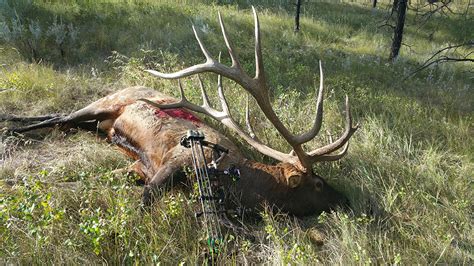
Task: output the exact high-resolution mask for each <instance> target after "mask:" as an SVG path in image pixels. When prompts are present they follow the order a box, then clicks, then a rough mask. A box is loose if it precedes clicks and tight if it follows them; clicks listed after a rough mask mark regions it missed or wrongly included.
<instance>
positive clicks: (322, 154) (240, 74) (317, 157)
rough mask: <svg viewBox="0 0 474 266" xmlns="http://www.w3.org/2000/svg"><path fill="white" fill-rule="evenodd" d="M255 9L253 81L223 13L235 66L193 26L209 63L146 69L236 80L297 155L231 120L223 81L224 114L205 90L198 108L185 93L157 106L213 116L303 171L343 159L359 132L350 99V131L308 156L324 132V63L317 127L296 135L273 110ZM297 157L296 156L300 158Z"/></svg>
mask: <svg viewBox="0 0 474 266" xmlns="http://www.w3.org/2000/svg"><path fill="white" fill-rule="evenodd" d="M252 10H253V17H254V23H255V77H253V78H252V77H250V76H249V75H248V74H247V73H246V72H245V71H244V70H243V69H242V67H241V65H240V62H239V59H238V57H237V55H236V54H235V52H234V48H233V46H232V43H231V42H230V41H229V38H228V35H227V32H226V30H225V25H224V22H223V19H222V16H221V14H220V13H218V17H219V24H220V27H221V30H222V35H223V37H224V41H225V44H226V47H227V50H228V52H229V55H230V58H231V60H232V65H231V66H230V67H229V66H226V65H224V64H222V63H220V62H219V61H216V60H215V59H213V58H212V56H211V55H210V53H209V51H208V50H207V49H206V47H205V46H204V44H203V42H202V41H201V39H200V37H199V35H198V33H197V31H196V29H195V27H194V26H193V32H194V35H195V37H196V40H197V42H198V44H199V47H200V48H201V51H202V53H203V54H204V56H205V57H206V62H204V63H202V64H197V65H194V66H191V67H188V68H185V69H183V70H181V71H178V72H175V73H161V72H158V71H155V70H146V71H147V72H149V73H151V74H152V75H155V76H157V77H160V78H165V79H179V78H183V77H188V76H191V75H195V74H199V73H205V72H213V73H216V74H218V75H219V80H220V79H221V76H224V77H226V78H229V79H231V80H233V81H235V82H236V83H238V84H239V85H240V86H242V87H243V88H244V89H245V90H246V91H247V92H248V93H249V94H250V95H252V97H254V99H255V100H256V102H257V105H258V106H259V107H260V109H261V110H262V112H263V113H264V115H265V116H266V117H267V119H268V120H269V121H270V122H271V123H272V124H273V125H274V126H275V128H276V129H277V131H278V132H279V133H280V135H281V136H282V137H283V138H284V139H285V140H286V141H287V142H288V143H289V144H290V145H291V146H292V148H293V151H294V152H292V153H291V154H285V153H282V152H279V151H276V150H274V149H272V148H269V147H268V146H265V145H263V144H262V143H261V142H259V141H258V140H257V139H256V138H255V137H254V134H253V131H252V130H251V127H250V125H249V122H248V119H247V127H248V128H249V131H250V133H251V135H248V134H247V133H245V132H244V131H243V130H241V129H240V127H239V126H238V124H237V123H236V122H235V121H234V120H233V119H232V118H231V117H230V113H229V111H228V107H227V101H226V100H225V97H224V96H223V91H222V83H221V82H220V81H219V84H220V85H219V86H220V87H219V98H220V100H221V105H222V108H223V111H217V110H215V109H212V108H210V106H209V102H208V100H207V95H205V92H204V89H202V91H203V102H204V104H203V106H197V105H194V104H191V103H190V102H189V101H187V100H186V98H185V97H184V94H182V99H181V101H180V102H179V103H177V104H174V105H173V104H171V105H167V106H163V105H161V106H159V105H156V104H154V105H155V106H158V107H160V108H173V106H177V105H180V106H181V107H184V108H188V109H190V110H193V111H196V112H200V113H204V114H207V115H210V116H211V117H213V118H215V119H216V120H218V121H220V122H221V123H223V124H225V125H226V126H228V127H230V128H232V129H233V130H234V131H236V132H237V133H238V134H239V135H240V136H241V137H243V138H244V139H245V140H246V141H247V142H248V143H249V144H250V145H252V146H254V147H255V148H256V149H257V150H259V151H260V152H262V153H264V154H265V155H268V156H270V157H273V158H275V159H277V160H279V161H283V162H290V163H295V162H299V163H297V164H298V165H299V166H300V167H301V168H303V169H308V168H310V167H311V165H312V164H313V163H314V162H316V161H327V160H337V159H339V158H341V157H342V156H343V155H344V154H345V153H346V152H347V148H348V145H346V143H347V142H348V140H349V138H350V137H351V136H352V134H353V133H354V132H355V131H356V130H357V126H355V127H353V126H352V118H351V114H350V108H349V102H348V100H347V97H346V129H345V131H344V133H343V135H342V136H341V137H340V138H339V139H338V140H336V141H335V142H333V143H331V144H328V145H326V146H324V147H321V148H318V149H315V150H313V151H311V152H309V153H306V152H305V151H304V150H303V147H302V145H303V144H304V143H306V142H308V141H310V140H312V139H313V138H314V137H315V136H316V135H317V134H318V133H319V131H320V129H321V124H322V117H323V96H324V84H323V71H322V65H321V61H320V62H319V71H320V87H319V92H318V97H317V101H316V116H315V120H314V123H313V126H312V128H311V129H310V130H309V131H307V132H305V133H302V134H293V133H291V132H290V131H289V130H288V129H287V128H286V127H285V126H284V125H283V123H282V122H281V120H280V119H279V117H278V116H277V115H276V113H275V111H274V110H273V108H272V105H271V102H270V98H269V88H268V86H267V82H266V77H265V71H264V65H263V56H262V49H261V39H260V24H259V20H258V16H257V12H256V11H255V8H254V7H252ZM200 84H201V88H202V82H200ZM181 90H182V88H181ZM221 94H222V95H221ZM148 102H149V101H148ZM344 145H345V147H344V149H343V151H342V152H341V153H340V154H336V155H329V153H332V152H334V151H336V150H338V149H340V148H341V147H342V146H344ZM293 154H296V156H295V155H293Z"/></svg>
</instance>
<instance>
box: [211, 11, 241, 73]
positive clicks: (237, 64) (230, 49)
mask: <svg viewBox="0 0 474 266" xmlns="http://www.w3.org/2000/svg"><path fill="white" fill-rule="evenodd" d="M217 15H218V17H219V24H220V26H221V31H222V36H224V42H225V45H226V46H227V50H228V52H229V55H230V59H231V60H232V67H235V68H238V69H240V68H241V67H240V62H239V58H238V57H237V56H236V55H235V53H234V47H233V46H232V44H231V43H230V41H229V37H228V36H227V32H226V30H225V26H224V21H223V20H222V16H221V12H217ZM219 62H220V59H219Z"/></svg>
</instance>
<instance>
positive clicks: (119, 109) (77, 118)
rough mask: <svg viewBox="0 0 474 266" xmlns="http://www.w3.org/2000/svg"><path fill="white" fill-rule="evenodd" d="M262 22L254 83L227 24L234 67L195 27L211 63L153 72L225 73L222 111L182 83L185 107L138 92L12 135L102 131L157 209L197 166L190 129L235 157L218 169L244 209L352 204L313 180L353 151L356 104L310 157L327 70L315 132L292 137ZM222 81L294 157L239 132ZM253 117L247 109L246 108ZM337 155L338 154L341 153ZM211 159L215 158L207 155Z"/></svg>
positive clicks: (304, 210) (299, 211) (298, 211)
mask: <svg viewBox="0 0 474 266" xmlns="http://www.w3.org/2000/svg"><path fill="white" fill-rule="evenodd" d="M253 16H254V20H255V22H254V23H255V60H256V74H255V77H254V78H252V77H250V76H249V75H248V74H247V73H245V72H244V71H243V69H242V67H241V65H240V63H239V59H238V58H237V56H236V55H235V53H234V49H233V47H232V44H231V42H230V41H229V38H228V36H227V33H226V30H225V27H224V23H223V21H222V17H221V15H220V14H219V23H220V27H221V30H222V35H223V37H224V41H225V44H226V46H227V49H228V52H229V55H230V59H231V60H232V66H230V67H229V66H226V65H224V64H222V63H220V62H219V61H216V60H215V59H213V58H212V57H211V55H210V54H209V52H208V51H207V50H206V48H205V47H204V45H203V43H202V41H201V40H200V38H199V36H198V34H197V32H196V30H195V29H194V27H193V30H194V34H195V36H196V39H197V42H198V44H199V46H200V48H201V50H202V52H203V54H204V56H205V57H206V62H205V63H202V64H198V65H194V66H191V67H189V68H186V69H183V70H181V71H178V72H175V73H171V74H165V73H160V72H157V71H154V70H147V71H148V72H149V73H151V74H153V75H155V76H157V77H160V78H165V79H179V78H184V77H188V76H191V75H195V74H199V73H205V72H213V73H216V74H218V75H219V76H218V86H217V87H218V96H219V100H220V104H221V108H222V111H219V110H217V109H214V108H213V107H211V104H210V103H209V100H208V97H207V94H206V91H205V90H204V88H203V86H202V82H201V81H200V80H199V81H200V85H201V91H202V98H203V104H202V106H199V105H196V104H193V103H191V102H189V101H188V100H187V99H186V97H185V95H184V93H183V89H182V87H181V84H179V87H180V91H181V100H179V101H178V100H176V99H174V98H172V97H169V96H166V95H164V94H162V93H160V92H157V91H155V90H153V89H149V88H145V87H131V88H127V89H124V90H121V91H119V92H116V93H114V94H111V95H109V96H107V97H104V98H102V99H99V100H98V101H96V102H94V103H92V104H90V105H89V106H87V107H85V108H83V109H81V110H79V111H76V112H73V113H72V114H70V115H68V116H58V117H53V118H49V117H48V116H45V117H43V118H42V119H41V120H38V121H41V122H39V123H37V124H32V125H29V126H25V127H22V128H16V129H13V131H16V132H25V131H29V130H33V129H38V128H43V127H51V126H55V125H60V126H66V125H67V126H75V127H83V126H85V125H87V123H92V124H94V123H95V125H97V124H98V128H99V129H100V130H101V131H104V132H105V133H106V134H107V139H108V140H109V141H111V142H112V143H115V144H116V145H117V146H118V147H120V149H121V150H123V151H124V152H125V153H126V154H128V155H129V156H130V157H131V158H133V159H134V160H136V161H135V163H134V164H133V165H132V166H131V170H133V171H135V172H137V173H138V174H139V175H140V176H141V177H142V178H143V181H144V182H145V184H146V185H145V189H144V193H143V201H144V203H145V204H150V203H151V195H152V194H153V192H154V191H155V189H156V188H158V187H159V186H160V185H163V184H164V183H165V182H167V181H168V180H169V179H170V178H171V177H172V176H173V175H175V174H177V173H178V172H180V171H181V170H182V168H183V166H190V167H191V166H192V162H191V154H190V153H191V152H190V151H189V149H187V148H185V147H183V146H181V145H180V139H181V137H182V136H183V135H185V134H186V132H187V131H188V130H189V129H193V130H199V131H201V132H202V133H204V135H205V136H206V140H207V141H209V142H212V143H216V144H219V145H221V146H223V147H226V148H228V149H229V150H230V152H229V153H228V155H226V156H225V157H224V158H223V159H222V161H221V162H220V163H219V166H218V168H219V169H228V168H229V167H232V166H234V167H236V168H238V169H239V170H240V174H241V179H240V180H239V181H238V182H236V183H232V182H231V181H229V182H228V183H226V184H224V185H225V186H226V187H227V188H228V189H229V190H232V191H231V194H232V195H233V198H235V200H237V201H238V202H239V203H240V204H242V205H243V206H246V207H249V208H258V207H259V206H261V205H262V204H264V203H267V204H269V205H271V206H276V207H278V208H279V209H281V210H283V211H285V212H288V213H292V214H295V215H306V214H312V213H318V212H321V211H324V210H328V209H329V208H331V207H334V206H338V205H340V204H341V203H343V202H344V201H345V197H344V196H343V195H341V194H340V193H338V192H337V191H336V190H334V189H333V188H332V187H330V186H329V185H328V184H327V183H326V182H325V181H324V180H323V179H322V178H321V177H320V176H318V175H316V174H314V173H313V168H312V166H313V164H314V163H316V162H320V161H335V160H339V159H340V158H342V157H343V156H344V155H345V154H346V152H347V150H348V146H349V142H348V141H349V139H350V137H351V136H352V135H353V134H354V132H355V131H356V130H357V125H356V126H353V125H352V118H351V112H350V109H349V102H348V99H347V96H346V111H345V112H346V122H345V130H344V132H343V134H342V136H341V137H340V138H338V139H337V140H335V141H334V142H332V143H330V144H328V145H326V146H323V147H320V148H317V149H314V150H312V151H310V152H306V151H304V149H303V144H304V143H306V142H308V141H310V140H312V139H313V138H314V137H315V136H316V135H317V134H318V132H319V131H320V128H321V123H322V116H323V89H324V88H323V75H322V74H323V73H322V69H321V64H320V76H321V77H320V80H321V81H320V88H319V93H318V98H317V103H316V117H315V119H314V123H313V125H312V128H311V129H310V130H309V131H308V132H305V133H303V134H299V135H296V134H292V133H291V132H290V131H289V130H288V129H287V128H286V127H285V126H284V125H283V123H282V122H281V120H280V119H279V118H278V116H277V115H276V114H275V111H274V110H273V108H272V105H271V102H270V99H269V88H268V85H267V82H266V77H265V72H264V69H263V58H262V51H261V44H260V29H259V21H258V16H257V13H256V12H255V9H253ZM222 76H224V77H226V78H229V79H231V80H233V81H235V82H236V83H237V84H239V85H240V86H242V87H243V88H244V89H245V90H246V91H247V92H248V93H249V94H250V95H251V96H253V98H254V99H255V100H256V103H257V105H258V106H259V108H260V109H261V111H262V112H263V114H264V115H265V116H266V118H267V119H268V120H269V121H270V122H271V123H272V124H273V126H274V127H275V128H276V130H277V131H278V132H279V134H280V135H281V136H282V137H283V138H284V139H285V140H286V141H287V142H288V143H289V144H290V145H291V147H292V149H293V150H292V151H291V152H290V153H283V152H280V151H277V150H275V149H272V148H271V147H269V146H267V145H264V144H263V143H262V142H260V141H259V139H258V138H256V137H255V134H254V133H253V131H252V127H251V125H250V122H249V120H248V119H247V127H248V130H247V131H248V133H247V131H246V130H243V129H241V128H240V127H239V125H238V123H237V122H236V121H235V120H234V119H233V118H232V116H231V114H230V112H229V107H228V103H227V100H226V98H225V95H224V89H223V87H222V78H221V77H222ZM192 112H197V113H201V114H204V115H207V116H210V117H212V118H213V119H215V120H217V121H219V122H220V123H222V124H223V125H225V126H226V127H228V128H229V129H231V130H233V131H234V132H235V133H237V135H239V136H240V137H242V138H243V139H244V140H245V141H246V142H247V143H248V144H250V145H251V146H252V147H253V148H255V149H256V150H257V151H259V152H260V153H262V154H264V155H266V156H269V157H271V158H274V159H276V160H278V161H280V163H278V164H277V165H267V164H263V163H259V162H255V161H251V160H248V159H246V158H245V157H244V156H243V155H242V153H241V152H240V151H239V150H238V148H237V147H236V145H235V144H234V143H232V142H231V141H230V140H229V139H227V138H226V137H225V136H224V135H223V134H221V133H219V132H217V131H216V130H215V129H213V128H211V127H209V126H208V125H206V124H204V123H202V122H201V120H199V118H198V117H196V116H195V115H194V113H192ZM247 117H248V108H247ZM341 149H342V151H341V152H339V153H337V154H333V153H334V152H336V151H338V150H341ZM206 156H209V157H210V156H211V155H210V154H206Z"/></svg>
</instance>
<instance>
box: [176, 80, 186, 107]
mask: <svg viewBox="0 0 474 266" xmlns="http://www.w3.org/2000/svg"><path fill="white" fill-rule="evenodd" d="M178 87H179V94H180V96H181V101H185V102H187V101H188V99H186V95H184V90H183V85H182V84H181V80H179V79H178Z"/></svg>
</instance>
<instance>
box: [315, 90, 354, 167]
mask: <svg viewBox="0 0 474 266" xmlns="http://www.w3.org/2000/svg"><path fill="white" fill-rule="evenodd" d="M345 124H346V125H345V130H344V133H343V134H342V136H341V137H340V138H339V139H337V140H336V141H334V142H332V143H330V144H328V145H326V146H323V147H321V148H318V149H315V150H313V151H311V152H309V153H308V155H309V156H310V161H312V162H317V161H327V159H325V157H327V156H333V157H334V156H338V155H327V154H329V153H331V152H334V151H336V150H338V149H340V148H341V147H342V146H343V145H344V144H346V143H348V141H349V139H350V138H351V136H352V134H354V132H355V131H356V130H357V129H358V125H355V126H352V114H351V109H350V105H349V97H348V96H347V95H346V123H345ZM346 148H347V147H346ZM346 148H345V149H346ZM344 154H345V152H344V151H343V152H341V154H340V156H341V157H342V156H343V155H344Z"/></svg>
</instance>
